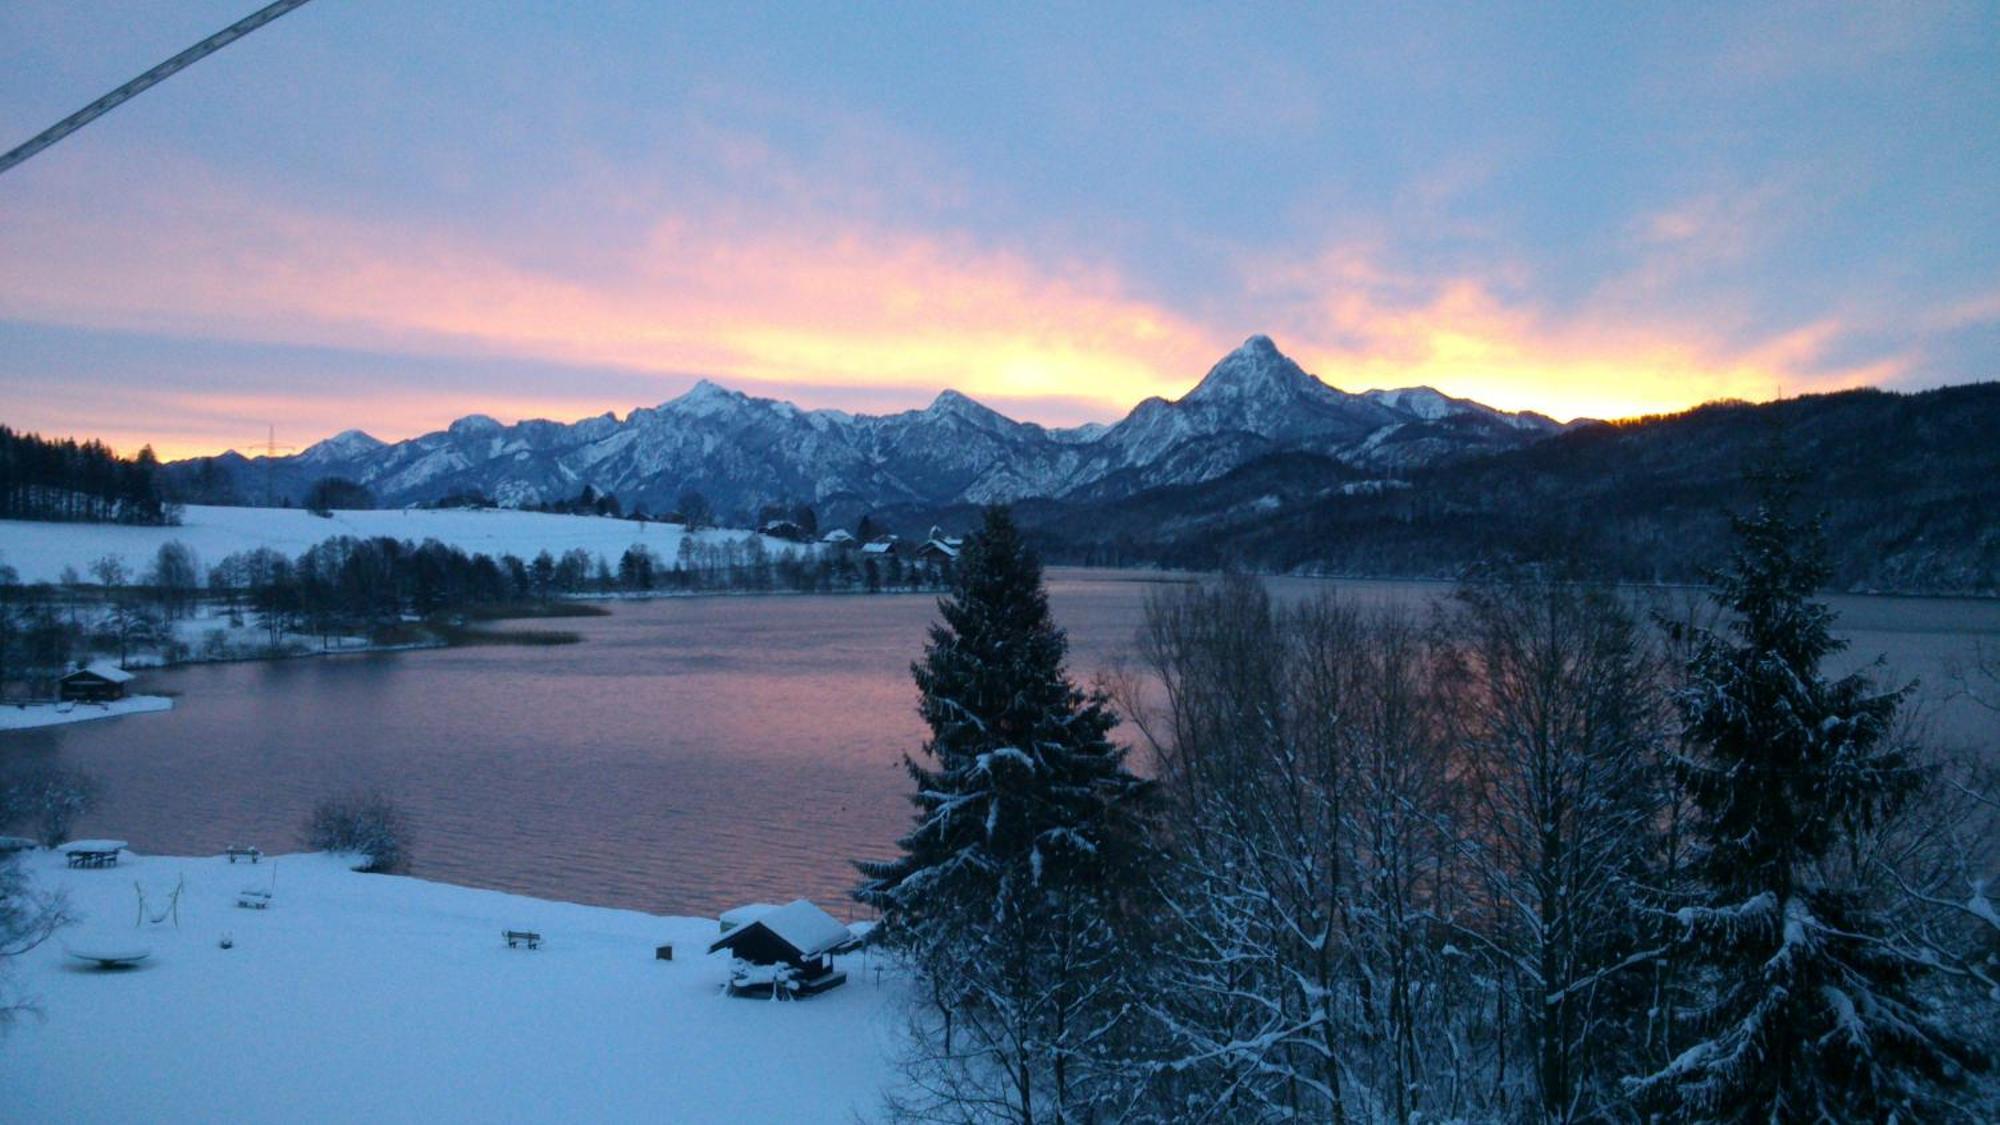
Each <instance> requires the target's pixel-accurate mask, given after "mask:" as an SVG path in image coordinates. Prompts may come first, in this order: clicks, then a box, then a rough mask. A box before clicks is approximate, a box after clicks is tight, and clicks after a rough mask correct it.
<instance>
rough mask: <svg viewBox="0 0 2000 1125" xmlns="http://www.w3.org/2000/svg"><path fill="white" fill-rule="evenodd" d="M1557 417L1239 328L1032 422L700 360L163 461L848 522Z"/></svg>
mask: <svg viewBox="0 0 2000 1125" xmlns="http://www.w3.org/2000/svg"><path fill="white" fill-rule="evenodd" d="M1565 428H1566V427H1564V426H1562V425H1560V424H1558V423H1557V422H1555V421H1554V420H1553V419H1550V418H1547V417H1544V416H1542V415H1540V414H1535V413H1531V412H1519V413H1511V412H1507V411H1502V410H1496V409H1494V408H1492V407H1488V406H1484V405H1481V404H1479V403H1476V402H1471V401H1468V400H1465V399H1457V398H1452V397H1450V396H1447V395H1444V394H1442V393H1440V392H1438V391H1436V390H1433V389H1431V388H1429V387H1410V388H1403V389H1397V390H1386V391H1379V390H1378V391H1366V392H1363V393H1359V394H1351V393H1348V392H1346V391H1342V390H1339V389H1337V388H1335V387H1332V386H1329V385H1327V384H1326V383H1324V382H1322V381H1320V380H1319V379H1317V378H1315V377H1313V376H1312V375H1310V374H1308V373H1307V372H1306V371H1304V370H1303V369H1302V368H1300V367H1299V365H1298V364H1297V363H1294V362H1293V361H1292V360H1291V359H1290V358H1288V357H1286V356H1285V355H1284V354H1283V353H1282V352H1280V351H1279V350H1278V348H1277V347H1276V346H1275V345H1274V344H1273V343H1272V342H1271V340H1270V339H1269V338H1268V337H1265V336H1252V337H1251V338H1250V339H1249V340H1247V341H1245V342H1244V344H1243V345H1242V346H1241V347H1239V348H1237V349H1236V350H1235V351H1233V352H1231V353H1229V354H1228V355H1227V356H1224V357H1223V358H1222V359H1221V361H1219V362H1218V363H1216V364H1215V366H1214V367H1212V368H1211V369H1210V370H1209V372H1208V374H1207V375H1206V376H1205V377H1204V378H1203V379H1202V380H1201V382H1200V383H1199V384H1198V385H1197V386H1196V387H1195V388H1194V389H1193V390H1191V391H1189V392H1188V393H1187V394H1186V395H1183V396H1182V397H1180V398H1178V399H1174V400H1167V399H1161V398H1149V399H1146V400H1145V401H1144V402H1141V403H1139V404H1138V405H1137V406H1136V407H1134V408H1133V409H1132V411H1131V413H1129V414H1127V415H1126V416H1125V417H1124V418H1123V419H1121V420H1120V421H1118V422H1117V423H1115V424H1112V425H1108V426H1106V425H1089V426H1081V427H1076V428H1069V429H1056V428H1045V427H1043V426H1039V425H1036V424H1035V423H1032V422H1020V421H1016V420H1014V419H1012V418H1008V417H1007V416H1005V415H1003V414H1001V413H999V412H998V411H995V410H992V409H990V408H988V407H986V406H984V405H981V404H980V403H978V402H976V401H974V400H973V399H971V398H968V397H967V396H965V395H963V394H960V393H958V392H957V391H951V390H947V391H944V392H943V393H941V394H939V395H938V396H937V399H936V400H935V401H934V402H932V403H931V404H930V405H929V406H928V407H926V408H924V409H922V410H910V411H904V412H901V413H896V414H884V415H867V414H849V413H846V412H844V411H838V410H803V409H800V408H799V407H797V406H794V405H792V404H791V403H788V402H781V401H777V400H774V399H768V398H756V397H753V396H750V395H746V394H743V393H741V392H739V391H733V390H729V389H726V388H724V387H721V386H718V385H716V384H715V383H712V382H709V381H707V380H703V381H702V382H700V383H697V384H696V385H695V386H694V388H693V389H691V390H689V391H688V392H687V393H686V394H683V395H681V396H680V397H679V398H675V399H673V400H671V401H668V402H665V403H662V404H660V405H659V406H655V407H646V408H641V409H637V410H633V411H632V412H630V413H629V414H627V415H626V416H625V417H624V418H623V419H620V418H618V417H616V416H615V415H613V414H610V413H606V414H602V415H599V416H597V417H594V418H586V419H583V420H582V421H579V422H574V423H561V422H552V421H546V420H541V419H534V420H528V421H522V422H518V423H515V424H513V425H505V424H502V423H501V422H498V421H496V420H494V419H492V418H489V417H487V416H485V415H480V414H474V415H470V416H468V417H464V418H460V419H458V420H457V421H455V422H453V423H452V424H451V425H450V426H449V427H447V428H446V429H443V430H439V431H436V432H434V433H429V434H425V435H423V436H421V437H416V438H411V439H409V440H407V441H399V442H394V443H388V442H383V441H380V440H377V439H376V438H374V437H371V436H370V435H368V434H366V433H363V432H361V431H359V430H349V431H347V432H345V433H342V434H339V435H337V436H335V437H331V438H328V439H326V440H325V441H322V442H319V443H317V444H315V445H313V446H311V447H309V448H307V449H306V450H304V451H302V452H300V453H298V454H295V455H292V456H288V457H275V458H264V457H259V458H254V459H252V458H246V457H244V456H242V455H240V454H238V453H234V452H231V453H227V454H224V455H222V456H220V457H215V458H200V459H196V460H193V461H183V462H176V463H174V464H172V465H169V466H168V467H167V479H168V483H169V485H170V486H171V487H173V488H174V489H175V491H177V492H178V493H179V494H181V495H183V496H185V497H189V498H193V499H220V498H221V497H219V496H216V495H214V493H215V492H217V491H218V490H222V491H227V492H229V493H231V494H233V495H235V496H236V497H239V498H243V499H262V498H263V497H264V496H265V494H266V493H269V494H270V496H271V498H272V499H274V500H275V499H280V498H282V499H284V500H288V501H291V502H294V503H296V502H299V501H300V500H302V499H303V497H304V496H305V494H306V492H307V491H308V490H309V489H310V488H311V487H312V485H313V484H314V482H316V481H318V480H320V479H323V478H326V477H344V478H347V479H350V480H353V481H356V482H358V483H360V484H362V485H364V486H366V487H367V488H368V489H369V490H370V491H371V492H372V493H373V494H374V495H375V497H376V500H377V501H378V502H379V503H382V504H385V505H396V506H400V505H406V504H412V503H423V502H431V501H437V500H440V499H443V498H446V497H449V496H452V495H467V494H471V495H480V496H485V497H490V498H491V499H493V500H494V501H496V502H498V503H500V504H502V505H510V506H515V505H517V506H528V505H534V504H538V503H545V502H550V501H558V500H563V499H567V498H569V497H572V496H575V495H577V494H578V493H579V492H580V491H581V490H582V489H583V488H584V486H586V485H588V486H590V487H591V488H593V489H595V490H596V492H597V493H599V494H601V495H613V496H616V497H617V498H618V499H619V500H620V502H621V503H622V504H623V505H624V507H625V508H626V509H627V510H633V509H639V508H643V509H644V510H647V511H650V512H655V513H662V512H667V511H670V510H672V509H673V507H674V506H675V504H676V502H677V500H678V498H679V497H680V496H681V495H682V494H683V493H684V492H686V491H688V490H695V491H699V492H701V493H702V494H703V496H704V497H705V498H706V499H707V500H708V501H709V503H710V504H711V505H712V507H713V508H714V510H715V511H716V512H717V513H718V514H719V515H720V516H722V517H723V518H724V519H725V520H726V521H740V520H744V519H747V518H749V517H750V516H751V515H752V514H753V513H755V512H756V511H757V510H758V509H759V508H760V507H761V506H762V505H765V504H769V503H786V504H795V503H809V504H813V505H815V506H817V507H818V508H819V509H820V515H821V520H822V522H823V523H824V522H828V521H832V522H852V521H854V520H857V519H859V517H860V516H861V515H862V514H864V513H867V512H870V511H873V510H876V509H882V508H904V509H916V508H949V507H952V506H955V505H976V504H985V503H992V502H997V501H1007V502H1014V501H1021V500H1026V499H1032V498H1047V499H1055V500H1064V501H1070V502H1078V503H1084V502H1104V501H1112V500H1117V499H1120V498H1123V497H1128V496H1132V495H1135V494H1137V493H1140V492H1144V491H1147V490H1150V489H1156V488H1161V487H1170V486H1187V485H1195V484H1200V483H1202V482H1205V481H1211V480H1214V479H1216V478H1219V477H1221V476H1224V475H1226V474H1228V473H1229V472H1231V471H1233V470H1235V469H1238V468H1240V467H1241V466H1244V465H1246V464H1249V463H1250V462H1252V461H1255V460H1257V459H1258V458H1261V457H1265V456H1268V455H1271V454H1274V453H1280V452H1302V453H1310V454H1315V455H1318V456H1321V457H1325V458H1328V459H1331V460H1332V461H1334V462H1337V463H1338V464H1340V465H1343V466H1347V467H1349V468H1351V469H1353V470H1355V471H1356V472H1357V473H1358V474H1359V475H1361V476H1363V477H1373V478H1381V479H1394V478H1396V477H1397V476H1399V475H1400V474H1403V473H1406V472H1408V471H1410V470H1412V469H1415V468H1420V467H1425V466H1433V465H1439V464H1445V463H1450V462H1453V461H1457V460H1461V459H1464V458H1466V457H1470V456H1476V455H1481V454H1490V453H1495V452H1500V451H1504V450H1509V449H1517V448H1521V447H1523V446H1526V445H1530V444H1532V443H1534V442H1536V441H1539V440H1541V439H1543V438H1546V437H1548V436H1551V435H1553V434H1556V433H1559V432H1562V431H1563V430H1564V429H1565Z"/></svg>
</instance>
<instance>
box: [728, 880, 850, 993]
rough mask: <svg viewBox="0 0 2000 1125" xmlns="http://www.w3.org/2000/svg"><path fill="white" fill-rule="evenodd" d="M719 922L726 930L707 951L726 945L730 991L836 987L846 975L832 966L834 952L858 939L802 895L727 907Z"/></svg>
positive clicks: (842, 950) (816, 990)
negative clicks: (774, 903) (776, 903)
mask: <svg viewBox="0 0 2000 1125" xmlns="http://www.w3.org/2000/svg"><path fill="white" fill-rule="evenodd" d="M724 925H725V927H727V929H726V932H725V933H723V935H722V936H721V937H720V938H717V939H716V941H715V943H714V944H712V945H710V946H709V947H708V951H709V952H710V953H717V952H720V951H722V950H725V949H726V950H728V951H729V952H730V954H731V955H732V956H733V957H735V959H736V960H735V963H734V965H733V966H732V968H731V970H730V974H729V992H730V995H732V996H770V995H772V994H773V993H778V994H781V995H785V996H812V995H816V994H818V993H821V992H825V991H827V990H828V989H831V988H837V987H839V986H840V985H842V984H845V983H846V982H847V974H846V973H844V972H841V971H840V970H837V969H835V968H834V967H833V955H834V954H836V953H845V952H847V951H848V950H850V949H854V948H857V947H858V946H859V945H860V944H861V939H860V938H859V937H857V936H856V935H855V933H854V931H852V930H850V929H848V927H847V926H845V925H843V924H842V923H841V922H840V921H839V920H838V919H836V918H835V917H834V916H833V915H831V914H828V913H827V912H826V911H824V910H821V909H820V908H819V907H817V906H815V905H813V904H812V902H810V901H809V900H807V899H798V900H795V901H793V902H791V903H788V904H786V905H784V906H780V907H775V908H770V909H764V908H762V907H761V905H760V906H753V907H749V908H739V909H738V910H732V911H730V912H729V913H728V915H727V916H725V920H724Z"/></svg>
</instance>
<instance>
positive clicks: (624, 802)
mask: <svg viewBox="0 0 2000 1125" xmlns="http://www.w3.org/2000/svg"><path fill="white" fill-rule="evenodd" d="M1051 578H1052V582H1051V595H1052V602H1053V605H1054V607H1055V612H1056V615H1057V618H1058V620H1059V621H1060V622H1061V623H1062V624H1063V625H1064V626H1065V627H1066V628H1067V629H1068V630H1069V631H1070V636H1071V641H1072V652H1071V662H1072V666H1073V670H1074V672H1075V673H1076V675H1077V676H1078V678H1079V679H1083V680H1088V679H1089V677H1090V676H1091V675H1093V674H1094V673H1096V672H1097V671H1099V670H1102V669H1104V668H1106V667H1108V666H1109V665H1110V663H1111V662H1112V661H1113V660H1114V659H1116V658H1117V657H1118V656H1119V655H1121V654H1125V653H1127V652H1129V651H1130V649H1131V642H1132V638H1133V635H1134V632H1135V631H1136V629H1137V628H1138V626H1139V624H1140V621H1141V618H1142V616H1143V611H1144V601H1145V595H1146V592H1147V591H1148V590H1151V589H1156V588H1158V584H1159V583H1160V582H1161V581H1164V580H1165V579H1163V578H1162V576H1159V575H1149V574H1138V573H1130V572H1115V571H1074V570H1058V571H1055V572H1053V573H1052V575H1051ZM1328 585H1336V586H1338V587H1339V588H1340V589H1342V590H1344V591H1347V592H1349V593H1350V594H1352V595H1354V596H1356V597H1359V598H1362V599H1363V600H1366V601H1369V602H1374V603H1385V602H1394V603H1407V604H1411V605H1418V604H1421V603H1422V602H1424V601H1426V600H1428V599H1429V598H1432V597H1435V596H1439V595H1441V594H1444V593H1446V592H1447V591H1448V588H1447V587H1444V586H1440V585H1431V584H1423V583H1392V582H1341V583H1318V582H1309V581H1305V580H1289V579H1288V580H1282V581H1280V582H1279V583H1278V586H1279V588H1280V590H1281V592H1282V593H1284V594H1285V595H1288V596H1290V595H1296V594H1301V593H1307V592H1311V591H1313V590H1317V589H1320V588H1324V587H1325V586H1328ZM1835 602H1836V604H1837V605H1838V607H1839V608H1840V609H1841V611H1842V615H1843V616H1842V622H1841V625H1842V628H1843V631H1844V632H1845V633H1847V634H1848V635H1850V636H1851V637H1852V638H1853V640H1854V642H1855V647H1854V650H1853V651H1852V653H1851V654H1850V657H1851V658H1852V659H1854V660H1865V659H1872V658H1873V657H1874V656H1876V655H1882V656H1885V657H1886V658H1887V660H1888V661H1889V667H1890V669H1891V671H1893V672H1894V673H1895V674H1897V675H1901V676H1917V677H1921V678H1922V679H1923V680H1924V681H1925V683H1926V690H1927V693H1928V694H1932V695H1936V694H1940V691H1941V689H1942V688H1943V687H1944V686H1945V673H1946V669H1947V665H1948V664H1949V662H1950V661H1952V660H1954V659H1962V658H1964V657H1965V656H1967V655H1969V654H1970V653H1971V652H1972V651H1973V648H1974V646H1975V645H1976V644H1978V643H1981V642H1982V641H1983V643H1984V644H1985V645H1986V646H1987V647H1988V648H1989V649H1995V650H2000V603H1994V602H1978V601H1957V600H1946V599H1899V598H1839V599H1835ZM611 609H612V614H611V616H609V617H603V618H584V619H574V620H565V621H562V622H561V623H560V625H561V627H562V628H563V629H569V630H575V631H577V632H580V633H582V634H584V636H585V638H586V639H585V642H584V643H583V644H580V645H570V646H562V647H553V648H535V647H518V648H516V647H473V648H461V649H449V650H438V651H427V652H408V653H394V654H385V655H377V656H341V657H334V658H328V659H306V660H292V661H280V662H275V663H249V664H226V665H209V666H194V667H188V668H181V669H174V670H170V671H164V672H152V673H147V674H146V675H144V677H143V678H142V680H141V682H140V684H139V687H140V688H141V689H142V690H144V691H146V692H148V693H161V692H166V693H174V694H177V695H178V696H179V698H178V700H177V703H176V706H175V708H174V710H173V711H171V712H169V713H166V714H159V715H142V716H136V717H132V718H122V719H112V720H107V721H102V722H95V723H85V724H81V725H77V726H72V727H64V728H53V729H49V730H40V731H17V732H7V733H0V754H5V755H7V756H8V757H10V758H13V759H16V760H17V761H18V760H24V759H48V760H56V761H61V762H64V763H67V764H73V765H78V766H82V767H84V768H86V769H89V770H91V771H93V772H95V773H97V774H99V775H101V776H102V777H103V778H104V780H105V783H106V787H107V794H106V801H105V804H104V807H103V808H102V810H101V811H100V812H98V813H97V814H95V815H93V816H92V817H90V818H89V819H88V820H86V821H85V822H84V823H83V824H82V825H81V826H80V834H83V835H97V834H115V835H117V836H120V837H123V838H125V839H128V840H130V841H131V842H132V846H133V847H134V848H136V849H138V850H139V851H142V852H148V853H153V854H170V855H203V854H214V853H218V852H220V851H221V850H222V849H223V848H224V847H225V846H227V845H230V844H254V845H257V846H259V847H262V848H263V849H264V850H266V851H285V850H291V849H293V848H296V847H298V846H299V840H298V836H299V826H300V824H301V823H302V822H303V821H304V820H305V817H306V814H307V811H308V810H309V809H310V808H311V806H312V804H313V802H314V800H315V799H317V798H319V797H321V796H324V795H327V794H330V793H334V792H338V791H341V790H345V789H349V788H352V787H355V786H369V787H379V788H381V789H382V790H384V791H385V792H387V793H389V794H390V795H391V796H393V797H394V798H395V799H396V800H397V801H399V802H400V803H402V804H403V805H404V806H405V807H406V808H407V810H408V811H409V813H410V818H411V821H412V823H413V824H414V826H415V831H416V837H417V838H416V840H415V842H414V847H413V854H414V856H415V868H414V873H416V874H419V875H422V876H424V877H425V878H429V879H437V880H444V881H448V882H452V883H460V884H464V885H468V886H475V887H491V888H497V889H502V890H509V891H516V892H520V893H524V894H531V895H537V896H542V897H548V898H559V899H567V900H571V901H576V902H584V903H592V904H599V905H607V906H621V907H628V908H633V909H639V910H645V911H650V912H655V913H671V914H694V913H708V914H712V913H714V912H715V911H717V910H720V909H723V908H726V907H729V906H732V905H735V904H737V903H742V902H750V901H776V902H785V901H789V900H790V899H792V898H796V897H809V898H813V899H816V900H818V901H820V902H822V903H823V904H825V905H827V906H828V907H829V908H830V909H833V910H834V912H835V913H836V914H837V915H839V916H840V917H843V918H846V917H850V916H851V912H850V911H849V910H848V909H847V908H846V907H845V906H844V905H843V904H844V896H845V892H846V889H847V887H848V886H849V885H850V884H851V883H852V881H853V874H852V869H851V868H850V867H849V866H848V861H849V860H850V859H853V858H856V857H862V856H885V855H887V854H889V852H890V850H891V848H892V846H893V841H894V839H895V838H896V837H897V836H898V835H900V834H901V832H902V831H903V830H904V828H905V827H906V826H907V822H908V816H909V806H908V804H907V802H906V801H905V799H904V794H905V792H906V790H907V782H906V780H905V778H904V777H903V775H902V773H901V770H900V765H899V762H900V756H901V755H902V754H903V753H904V752H905V751H911V752H914V751H915V750H916V748H917V747H918V746H919V745H920V743H921V740H922V735H923V728H922V724H921V723H920V722H919V720H918V719H917V717H916V713H915V710H914V707H915V689H914V688H913V687H912V686H911V683H910V678H909V665H910V662H911V661H912V660H914V659H916V657H917V656H918V655H919V653H920V651H921V649H922V646H923V643H924V636H925V627H926V626H927V625H928V624H929V622H930V621H931V619H932V617H933V616H934V613H935V600H934V599H933V598H930V597H919V596H876V597H867V596H833V597H791V596H785V597H763V598H737V597H719V598H686V599H665V600H659V601H651V602H624V603H613V604H612V606H611ZM1996 722H2000V720H1996V719H1995V718H1994V717H1992V716H1989V715H1987V714H1985V713H1983V712H1979V711H1977V709H1975V708H1971V707H1970V706H1968V705H1964V704H1963V703H1962V702H1961V704H1960V705H1958V706H1957V707H1955V708H1948V709H1947V710H1946V712H1945V713H1944V714H1943V715H1942V717H1941V725H1942V726H1943V727H1944V729H1946V730H1947V731H1948V732H1950V733H1951V734H1952V735H1953V736H1954V737H1958V738H1961V739H1970V738H1975V737H1980V738H1983V740H1984V741H1985V742H1986V743H1988V744H1991V743H1993V742H1994V741H1995V738H1994V734H1995V731H1994V727H1995V725H1996Z"/></svg>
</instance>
